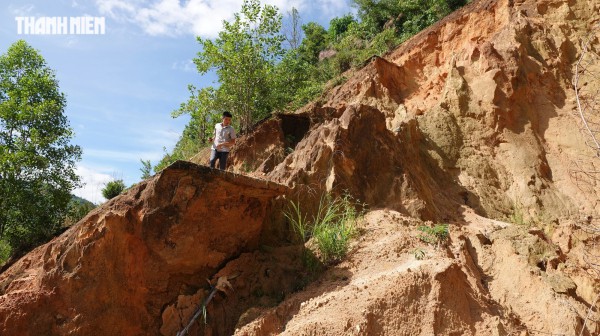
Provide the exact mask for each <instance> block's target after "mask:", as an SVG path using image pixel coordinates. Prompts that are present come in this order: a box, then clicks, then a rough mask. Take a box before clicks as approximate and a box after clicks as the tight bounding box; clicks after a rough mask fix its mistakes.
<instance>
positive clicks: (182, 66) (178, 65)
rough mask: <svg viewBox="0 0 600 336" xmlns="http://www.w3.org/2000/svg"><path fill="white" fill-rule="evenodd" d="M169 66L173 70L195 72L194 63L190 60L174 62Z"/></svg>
mask: <svg viewBox="0 0 600 336" xmlns="http://www.w3.org/2000/svg"><path fill="white" fill-rule="evenodd" d="M171 68H172V69H173V70H178V71H184V72H195V71H196V65H195V64H194V62H193V61H192V60H187V61H178V62H174V63H173V65H171Z"/></svg>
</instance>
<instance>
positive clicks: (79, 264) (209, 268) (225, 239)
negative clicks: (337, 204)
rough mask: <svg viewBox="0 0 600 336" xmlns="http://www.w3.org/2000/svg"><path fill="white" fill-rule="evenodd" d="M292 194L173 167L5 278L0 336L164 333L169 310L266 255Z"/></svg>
mask: <svg viewBox="0 0 600 336" xmlns="http://www.w3.org/2000/svg"><path fill="white" fill-rule="evenodd" d="M285 192H286V188H284V187H282V186H280V185H276V184H274V183H269V182H264V181H257V180H254V179H251V178H248V177H244V176H240V175H234V174H231V173H224V172H220V171H216V170H211V169H209V168H206V167H200V166H196V165H194V164H191V163H184V162H176V163H175V164H173V165H171V166H170V167H168V168H166V169H165V170H163V171H162V172H160V173H159V174H158V175H157V176H155V177H153V178H151V179H149V180H147V181H144V182H142V183H140V184H138V185H136V186H135V187H133V188H132V189H131V190H129V191H128V192H127V193H126V194H124V195H122V196H120V197H117V198H115V199H113V200H111V201H110V202H108V203H107V204H105V205H103V206H102V207H100V208H99V209H96V210H95V211H94V212H93V213H91V214H89V215H88V216H87V217H86V218H85V219H83V220H82V221H81V222H80V223H78V224H77V225H75V226H73V227H72V228H71V229H69V230H68V231H67V232H66V233H64V234H63V235H61V236H60V237H58V238H56V239H54V240H53V241H51V242H50V243H48V244H46V245H43V246H41V247H39V248H37V249H36V250H34V251H32V252H31V253H29V254H27V255H26V256H25V257H23V258H22V259H21V260H19V261H18V262H17V263H15V264H14V265H13V266H12V267H10V268H9V269H8V270H7V271H5V272H4V273H2V274H1V275H0V334H2V335H66V334H76V335H159V334H160V332H159V330H160V328H161V325H162V324H163V321H162V314H163V309H164V307H165V306H166V305H169V304H172V303H174V302H176V301H177V298H178V296H179V295H181V294H185V293H190V292H191V293H193V292H196V291H197V290H198V289H201V288H205V287H207V284H206V279H207V278H211V277H212V276H213V275H214V274H215V273H216V272H218V271H219V270H220V269H221V268H223V267H224V266H225V265H226V264H227V263H228V262H230V261H232V260H235V259H236V258H238V257H239V256H240V255H242V254H243V253H250V252H252V251H254V250H256V249H257V248H258V247H259V243H261V241H262V238H263V237H261V234H262V232H263V230H264V229H265V228H266V227H267V226H268V225H269V221H270V220H271V218H272V216H271V211H272V210H273V209H272V205H273V200H274V199H275V198H276V197H278V196H280V195H283V194H285ZM288 283H293V281H289V282H288ZM194 304H198V302H194ZM182 318H184V317H182ZM186 323H187V321H185V322H183V321H182V324H186ZM177 327H180V325H177ZM232 327H233V326H232ZM175 331H176V330H175Z"/></svg>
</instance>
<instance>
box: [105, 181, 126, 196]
mask: <svg viewBox="0 0 600 336" xmlns="http://www.w3.org/2000/svg"><path fill="white" fill-rule="evenodd" d="M123 190H125V183H123V180H114V181H110V182H108V183H107V184H106V185H105V186H104V188H103V189H102V196H104V198H106V199H107V200H111V199H113V198H115V197H117V196H119V195H121V193H122V192H123Z"/></svg>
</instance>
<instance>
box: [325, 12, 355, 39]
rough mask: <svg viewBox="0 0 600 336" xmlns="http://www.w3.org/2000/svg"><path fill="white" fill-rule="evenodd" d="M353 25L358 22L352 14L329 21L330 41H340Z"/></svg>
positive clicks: (328, 32)
mask: <svg viewBox="0 0 600 336" xmlns="http://www.w3.org/2000/svg"><path fill="white" fill-rule="evenodd" d="M352 23H356V20H355V19H354V17H353V16H352V15H351V14H347V15H344V16H342V17H336V18H333V19H331V21H329V30H328V31H327V34H328V35H329V39H330V40H331V41H332V42H337V41H339V40H340V39H341V38H342V36H343V35H344V33H346V31H348V27H349V26H350V24H352Z"/></svg>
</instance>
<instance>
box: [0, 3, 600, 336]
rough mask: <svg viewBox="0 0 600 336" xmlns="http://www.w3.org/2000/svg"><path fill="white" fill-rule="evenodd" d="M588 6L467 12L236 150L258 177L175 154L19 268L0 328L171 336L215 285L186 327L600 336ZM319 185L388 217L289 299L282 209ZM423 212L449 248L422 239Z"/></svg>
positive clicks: (593, 18)
mask: <svg viewBox="0 0 600 336" xmlns="http://www.w3.org/2000/svg"><path fill="white" fill-rule="evenodd" d="M599 10H600V3H597V1H587V0H556V1H548V0H542V1H533V0H521V1H516V0H514V1H513V0H480V1H473V2H471V3H470V4H469V5H468V6H466V7H464V8H463V9H461V10H459V11H457V12H455V13H453V14H451V15H450V16H449V17H447V18H446V19H444V20H443V21H442V22H439V23H437V24H435V25H434V26H432V27H430V28H429V29H426V30H425V31H423V32H422V33H420V34H418V35H417V36H415V37H414V38H412V39H410V40H408V41H406V43H404V44H402V45H401V46H399V48H398V49H396V50H395V51H393V52H390V53H389V54H387V55H384V56H383V57H373V58H372V59H371V60H370V62H369V63H368V64H367V65H366V66H365V67H363V68H362V69H358V70H352V71H350V72H348V73H347V74H345V77H346V78H348V80H347V81H346V82H344V83H342V84H341V85H338V86H336V87H335V88H333V89H331V90H330V91H329V92H327V93H326V94H325V95H324V96H323V97H321V98H320V99H319V101H318V102H314V103H312V104H309V105H307V106H305V107H304V108H302V109H300V110H299V111H296V112H295V113H292V114H279V115H276V116H274V117H273V118H271V119H269V120H266V121H265V122H263V123H262V124H260V125H259V126H258V128H257V129H256V130H255V131H254V133H252V134H249V135H247V136H244V137H242V138H240V139H239V141H238V143H237V145H236V148H235V149H234V151H233V152H232V154H231V161H230V162H231V166H232V170H233V171H235V172H237V173H240V172H242V173H244V174H246V175H250V176H254V177H259V178H260V180H258V179H254V178H250V177H248V176H242V175H237V174H233V173H229V172H220V171H215V170H211V169H208V168H206V167H200V166H196V165H193V164H190V163H183V162H178V163H176V164H174V165H173V166H171V167H169V168H167V169H166V170H164V171H163V172H161V173H160V174H159V175H157V176H156V177H154V178H152V179H150V180H148V181H145V182H142V183H140V184H139V185H137V186H135V187H134V188H132V189H131V190H130V191H129V192H128V193H127V194H125V195H123V196H121V197H119V198H117V199H115V200H113V201H111V202H109V203H107V204H105V205H104V206H102V207H101V208H99V209H97V210H96V211H94V212H93V213H91V214H90V215H88V216H87V217H86V218H85V219H84V220H83V221H82V222H80V223H78V224H77V225H75V226H73V227H72V228H71V229H69V230H68V231H67V232H66V233H65V234H63V235H62V236H60V237H58V238H56V239H55V240H53V241H51V242H50V243H48V244H46V245H44V246H41V247H39V248H37V249H36V250H34V251H33V252H31V253H30V254H28V255H26V256H25V257H24V258H22V259H21V260H19V261H18V262H17V263H15V264H14V265H13V266H12V267H10V268H9V269H8V270H7V271H5V272H4V273H2V274H1V275H0V334H9V335H13V334H14V335H65V334H74V335H91V334H98V335H114V334H118V335H159V334H162V335H174V334H175V333H176V332H177V331H179V330H181V329H182V328H183V327H184V326H185V325H186V324H187V322H188V321H189V319H190V317H191V316H192V315H193V313H194V312H195V311H196V310H197V308H198V307H199V306H200V305H201V302H202V301H203V300H205V299H206V298H207V297H209V296H210V295H209V293H211V292H212V291H213V289H212V288H213V287H214V286H215V284H216V283H218V281H219V279H221V280H222V279H226V280H227V281H229V282H230V284H231V285H232V286H231V287H232V288H233V290H232V289H231V288H230V289H229V290H227V288H221V289H224V290H223V291H222V292H219V293H217V294H216V295H215V296H214V297H213V301H212V302H211V304H210V305H209V306H208V307H206V309H207V310H206V311H207V320H206V323H202V322H198V323H195V324H193V326H192V329H191V330H190V333H191V334H192V335H199V334H205V335H230V334H232V333H234V332H235V333H237V334H238V335H273V334H280V333H283V334H289V335H298V334H310V335H332V334H333V335H353V334H354V335H372V334H377V335H380V334H386V335H433V334H435V335H459V334H460V335H507V334H511V335H513V334H521V335H528V334H529V333H535V332H539V333H545V334H567V335H575V334H581V335H596V334H598V332H599V330H600V327H599V325H598V322H597V321H598V320H599V319H598V309H597V303H598V297H599V295H598V293H599V292H600V282H599V280H598V279H599V277H598V273H597V270H598V268H597V265H598V263H599V261H598V256H599V255H600V249H599V248H598V246H600V238H598V235H597V234H593V233H589V232H583V231H582V230H581V228H582V227H585V226H586V225H592V224H593V223H594V222H595V221H597V219H598V218H599V212H600V208H599V207H600V188H599V187H598V186H599V184H600V180H593V181H591V182H589V184H588V185H587V186H586V188H582V186H581V185H579V182H580V180H578V179H573V178H571V177H572V176H573V169H574V168H573V167H574V166H575V167H581V166H594V163H593V161H590V160H596V159H597V157H594V153H593V152H591V150H590V149H589V148H588V147H587V146H586V145H585V141H584V138H583V136H582V135H581V134H580V133H579V129H578V124H577V122H576V120H575V119H573V118H572V116H571V114H572V112H573V111H574V109H575V106H576V105H575V99H574V98H575V97H574V92H573V90H572V89H571V79H572V76H573V73H572V66H573V64H574V62H575V61H576V59H577V56H578V54H579V53H580V43H579V41H580V39H581V38H583V36H585V35H587V34H588V32H589V29H590V28H591V27H592V25H595V24H598V22H599V21H600V12H599ZM592 42H593V43H592V48H595V50H599V49H600V46H599V43H600V37H598V38H596V39H595V40H592ZM201 156H202V155H199V156H198V157H197V158H196V159H197V160H200V157H201ZM204 156H205V157H206V156H207V155H204ZM201 160H205V159H201ZM574 162H576V163H577V164H575V165H573V163H574ZM595 164H596V166H597V165H598V163H597V162H596V163H595ZM315 191H328V192H332V193H333V194H341V193H346V192H347V193H349V194H351V195H352V196H353V197H355V198H357V199H358V200H360V201H361V202H365V203H367V205H368V206H370V207H371V208H372V209H373V208H375V209H376V208H385V210H375V211H372V212H370V213H369V214H368V215H367V220H366V221H365V222H364V224H363V227H361V230H360V232H361V234H362V235H361V236H360V237H357V238H356V240H355V241H354V243H353V246H351V253H350V256H349V257H348V258H347V260H344V261H343V262H342V263H341V264H339V265H337V266H335V267H332V268H331V269H329V270H328V271H327V272H325V273H324V274H323V275H322V276H321V277H320V278H318V281H316V282H314V283H313V284H311V285H309V286H308V287H307V288H304V287H303V286H304V285H306V283H305V281H306V279H313V278H311V277H315V276H317V275H315V274H312V275H311V274H308V275H307V274H306V273H305V272H307V270H306V269H303V266H306V263H307V260H303V259H302V258H303V257H301V256H304V257H305V256H306V255H307V254H305V251H304V252H303V253H300V252H301V251H302V248H303V247H301V246H286V245H292V241H291V239H289V241H288V238H289V235H288V234H289V230H288V228H287V226H286V224H285V223H284V221H283V219H282V213H281V210H282V205H283V204H284V203H281V202H280V201H281V199H278V197H279V196H281V195H291V196H292V198H293V199H300V198H301V197H304V198H306V200H305V199H303V200H302V203H301V204H302V205H303V207H305V208H304V209H310V206H311V204H310V197H308V196H310V195H314V194H315ZM307 195H308V196H307ZM288 199H289V198H288ZM313 201H314V199H313ZM317 202H318V198H317ZM471 209H473V210H471ZM396 211H397V212H396ZM427 219H430V220H432V221H436V222H442V221H443V222H445V223H450V224H451V225H450V239H449V241H447V242H446V243H445V244H442V246H440V247H438V248H435V247H432V246H428V245H425V243H424V242H423V241H421V240H420V239H419V231H418V229H417V228H418V226H420V225H424V224H426V223H424V222H423V220H427ZM508 221H510V222H512V224H511V223H508ZM429 224H431V223H429ZM313 261H314V260H313ZM206 279H208V280H209V282H210V283H206ZM299 289H304V290H302V291H299V292H297V293H293V292H295V291H298V290H299Z"/></svg>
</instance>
